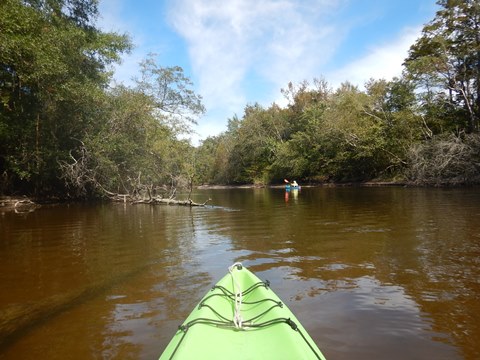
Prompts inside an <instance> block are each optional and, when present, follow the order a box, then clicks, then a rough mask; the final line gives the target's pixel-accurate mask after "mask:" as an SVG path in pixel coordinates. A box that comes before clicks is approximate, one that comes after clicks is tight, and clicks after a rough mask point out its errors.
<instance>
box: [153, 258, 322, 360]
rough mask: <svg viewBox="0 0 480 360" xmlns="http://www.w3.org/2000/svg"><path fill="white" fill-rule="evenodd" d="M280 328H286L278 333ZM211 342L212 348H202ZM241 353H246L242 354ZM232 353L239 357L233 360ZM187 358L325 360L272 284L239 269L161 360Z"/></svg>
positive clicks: (205, 302) (181, 330) (178, 334)
mask: <svg viewBox="0 0 480 360" xmlns="http://www.w3.org/2000/svg"><path fill="white" fill-rule="evenodd" d="M242 288H245V290H243V289H242ZM244 317H245V319H244ZM282 324H285V325H288V327H285V328H283V327H281V326H280V328H278V326H279V325H282ZM288 329H289V330H288ZM189 334H191V335H189ZM296 334H298V335H296ZM187 335H189V336H187ZM212 341H213V342H214V343H215V345H211V346H207V345H206V344H205V342H212ZM218 347H220V348H221V349H218ZM233 350H237V351H233ZM244 350H247V352H248V353H247V354H242V353H241V352H242V351H244ZM256 351H258V353H257V352H256ZM269 351H271V352H272V354H270V352H269ZM288 352H290V353H288ZM232 353H234V354H237V353H238V355H234V356H233V357H232ZM265 354H269V355H268V357H265ZM235 356H238V357H235ZM252 356H253V357H252ZM285 356H287V357H285ZM187 358H197V359H200V358H208V359H215V358H229V359H232V358H234V359H236V358H239V359H240V358H242V359H243V358H245V359H249V358H262V359H263V358H272V359H273V358H276V359H281V358H301V359H320V360H325V358H324V357H323V355H322V353H321V352H320V350H319V349H318V347H317V346H316V345H315V343H314V342H313V340H312V339H311V337H310V336H309V335H308V333H307V332H306V330H305V329H304V328H303V327H302V325H301V324H300V323H299V322H298V320H297V319H296V318H295V316H294V315H293V313H291V311H290V310H289V309H288V307H287V306H286V305H285V304H284V303H283V302H282V301H281V300H280V298H278V296H277V295H276V294H275V293H274V292H273V291H272V290H271V289H270V282H269V281H268V280H266V281H260V279H258V278H257V277H256V276H255V275H254V274H253V273H251V272H250V271H249V270H248V269H246V268H244V267H243V266H242V265H241V264H238V263H236V264H234V265H232V266H231V267H230V268H229V273H228V274H227V275H225V277H224V278H222V279H221V280H220V281H219V282H218V283H217V284H216V285H215V286H213V287H212V289H211V290H210V291H209V292H208V293H207V294H206V295H205V296H204V297H203V298H202V300H201V301H200V302H199V304H198V306H196V307H195V308H194V310H193V311H192V313H191V314H190V315H189V316H188V317H187V319H186V320H185V322H184V323H183V324H182V325H180V326H179V327H178V331H177V332H176V334H175V335H174V337H173V339H172V340H171V341H170V343H169V344H168V346H167V348H166V349H165V351H164V352H163V354H162V355H161V357H160V359H187Z"/></svg>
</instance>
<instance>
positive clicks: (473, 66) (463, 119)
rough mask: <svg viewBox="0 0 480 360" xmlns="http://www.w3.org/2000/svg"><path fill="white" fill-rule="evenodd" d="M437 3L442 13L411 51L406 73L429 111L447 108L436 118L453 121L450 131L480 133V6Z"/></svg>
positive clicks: (464, 0)
mask: <svg viewBox="0 0 480 360" xmlns="http://www.w3.org/2000/svg"><path fill="white" fill-rule="evenodd" d="M437 4H438V5H440V6H441V7H442V8H441V9H440V10H439V11H437V13H436V16H435V18H434V19H433V20H432V21H431V22H430V23H428V24H427V25H425V27H424V28H423V31H422V36H421V37H420V38H419V39H418V40H417V41H416V43H415V44H414V45H412V47H411V48H410V52H409V56H408V58H407V59H406V61H405V65H406V70H407V72H408V74H409V75H410V76H411V77H412V79H414V80H415V81H416V82H417V83H418V85H419V87H420V88H421V89H422V90H423V93H424V95H423V100H424V102H425V105H426V107H428V108H431V107H436V108H440V109H441V108H443V111H442V112H440V113H438V112H437V113H436V114H437V115H438V116H439V117H440V118H441V117H443V116H445V117H447V118H449V119H450V121H451V125H450V128H457V130H458V129H459V130H463V129H464V130H466V131H467V132H478V131H479V118H480V3H479V2H478V0H439V1H438V2H437ZM442 104H445V106H443V107H442V106H441V105H442ZM446 130H448V129H446Z"/></svg>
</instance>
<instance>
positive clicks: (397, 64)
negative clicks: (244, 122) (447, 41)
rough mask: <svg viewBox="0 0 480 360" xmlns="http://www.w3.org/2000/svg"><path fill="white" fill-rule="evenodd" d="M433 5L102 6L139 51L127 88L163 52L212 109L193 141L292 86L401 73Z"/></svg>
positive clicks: (181, 1) (231, 0)
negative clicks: (146, 63) (148, 59)
mask: <svg viewBox="0 0 480 360" xmlns="http://www.w3.org/2000/svg"><path fill="white" fill-rule="evenodd" d="M435 3H436V0H100V13H101V18H100V19H99V21H98V25H99V26H100V27H101V28H102V29H103V30H105V31H116V32H119V33H127V34H129V35H130V37H131V39H132V42H133V44H134V46H135V48H134V50H133V51H132V53H131V54H129V55H126V56H124V58H123V61H122V64H120V65H119V66H117V67H116V71H115V79H116V81H118V82H123V83H125V84H130V83H131V79H132V78H133V77H135V76H136V75H137V74H138V69H139V66H138V63H139V62H140V61H141V60H142V59H144V58H145V57H146V55H147V54H148V53H156V54H158V63H159V65H160V66H173V65H178V66H181V67H182V68H183V69H184V72H185V75H187V76H188V77H189V78H190V79H191V80H192V81H193V83H194V88H195V91H196V92H197V93H198V94H200V95H201V96H202V97H203V103H204V105H205V106H206V108H207V112H206V114H205V115H204V116H202V117H201V118H199V119H198V126H196V127H195V129H194V130H195V131H196V133H197V134H196V135H194V136H192V137H191V138H192V141H193V143H194V144H198V142H199V141H200V140H201V139H204V138H206V137H207V136H211V135H217V134H219V133H220V132H223V131H225V130H226V125H227V122H228V119H229V118H232V117H233V116H234V115H238V116H239V117H242V115H243V110H244V108H245V106H246V105H247V104H253V103H255V102H258V103H259V104H261V105H263V106H265V107H268V106H270V105H271V104H272V103H273V102H276V103H277V104H280V105H284V104H285V99H284V98H283V97H282V95H281V92H280V90H281V89H282V88H285V87H286V86H287V84H288V82H290V81H291V82H294V83H298V82H301V81H303V80H307V81H310V82H311V81H312V80H313V79H314V78H324V79H325V80H327V81H328V83H329V84H330V85H331V87H333V88H336V87H337V86H338V85H339V84H340V83H342V82H344V81H347V80H348V81H350V82H351V83H353V84H355V85H358V86H360V87H361V86H362V85H363V84H364V83H365V81H367V80H368V79H370V78H375V79H381V78H384V79H387V80H388V79H391V78H392V77H394V76H398V75H400V73H401V70H402V62H403V60H404V59H405V57H406V55H407V51H408V48H409V47H410V45H412V44H413V43H414V41H415V39H416V38H418V36H419V35H420V32H421V29H422V27H423V25H424V24H425V23H427V22H428V21H430V20H431V19H433V17H434V15H435V12H436V11H437V10H438V6H437V5H436V4H435Z"/></svg>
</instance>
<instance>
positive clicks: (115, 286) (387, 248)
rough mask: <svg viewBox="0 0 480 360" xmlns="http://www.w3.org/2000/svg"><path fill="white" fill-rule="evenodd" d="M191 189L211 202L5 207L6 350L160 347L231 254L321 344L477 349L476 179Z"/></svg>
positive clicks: (2, 325) (471, 355)
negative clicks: (408, 184) (463, 185)
mask: <svg viewBox="0 0 480 360" xmlns="http://www.w3.org/2000/svg"><path fill="white" fill-rule="evenodd" d="M195 195H196V196H199V197H200V198H205V197H210V198H212V201H211V202H210V203H211V204H214V206H208V207H205V208H195V209H190V208H184V207H172V206H157V207H155V206H145V205H138V206H129V205H125V204H119V205H112V204H107V205H75V206H57V207H51V208H42V209H40V210H39V211H36V212H32V213H27V214H15V213H5V214H2V215H1V216H0V261H1V262H2V264H3V265H2V269H1V270H0V284H1V285H0V286H1V289H0V291H1V294H2V295H1V296H0V309H1V319H2V320H1V322H0V358H4V359H14V358H15V359H16V358H33V357H35V358H37V359H38V358H40V359H41V358H49V359H55V358H65V357H68V358H72V356H73V357H74V358H79V359H80V358H82V359H85V358H94V357H103V358H119V359H120V358H138V359H151V358H156V357H157V356H158V355H159V353H160V352H161V350H162V349H163V348H164V347H165V345H166V343H167V342H168V340H169V339H170V337H171V336H172V335H173V333H174V331H175V329H176V327H177V326H178V325H179V324H180V323H181V322H182V321H183V319H184V318H185V317H186V316H187V314H188V313H189V312H190V310H191V309H192V307H193V306H195V304H196V303H197V302H198V300H199V299H200V297H201V296H202V295H203V294H204V293H205V292H206V291H207V290H208V289H209V287H210V286H211V285H212V284H213V283H214V282H215V281H216V280H218V279H219V278H220V277H221V276H223V275H224V273H225V271H226V268H227V267H228V266H229V265H230V264H232V263H233V262H235V261H242V262H243V263H244V264H245V265H246V266H249V267H250V268H251V269H252V270H253V271H255V272H256V273H257V275H259V276H260V277H261V278H264V279H269V280H270V281H271V283H272V288H273V289H274V290H275V291H276V292H277V293H278V294H279V295H280V297H281V298H283V299H284V300H285V301H286V302H288V305H289V307H290V308H291V309H292V310H293V311H294V312H295V313H296V314H297V317H298V318H299V319H300V320H301V321H302V323H303V324H304V326H305V327H306V328H307V329H308V331H309V332H310V334H311V335H312V337H313V338H314V339H315V340H316V341H317V342H318V345H319V346H320V348H321V349H322V351H323V352H324V353H325V354H326V356H327V358H331V359H351V358H355V359H370V358H372V357H373V358H389V359H404V358H418V359H420V358H422V359H423V358H437V359H461V358H464V359H476V358H479V357H480V350H479V345H478V344H477V343H476V339H477V338H479V337H480V328H479V327H480V325H479V324H480V318H479V315H478V314H479V310H480V305H479V302H478V300H479V294H480V284H479V280H478V279H480V276H479V275H480V267H479V266H478V265H480V264H479V263H480V260H479V259H480V257H479V255H480V225H479V222H478V219H479V217H480V205H479V204H480V202H479V200H480V191H478V190H476V189H466V190H438V189H401V188H371V189H369V188H345V189H333V188H332V189H312V188H302V190H301V193H298V192H297V194H296V196H295V197H294V194H293V193H292V192H290V193H289V197H288V201H286V200H287V198H286V192H285V190H284V189H236V190H202V191H199V192H197V194H195ZM58 339H61V341H59V340H58ZM72 354H75V355H72Z"/></svg>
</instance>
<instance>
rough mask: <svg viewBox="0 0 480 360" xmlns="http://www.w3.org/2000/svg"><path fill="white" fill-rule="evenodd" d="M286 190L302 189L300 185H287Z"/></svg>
mask: <svg viewBox="0 0 480 360" xmlns="http://www.w3.org/2000/svg"><path fill="white" fill-rule="evenodd" d="M285 189H286V190H290V189H291V190H295V189H300V185H285Z"/></svg>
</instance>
